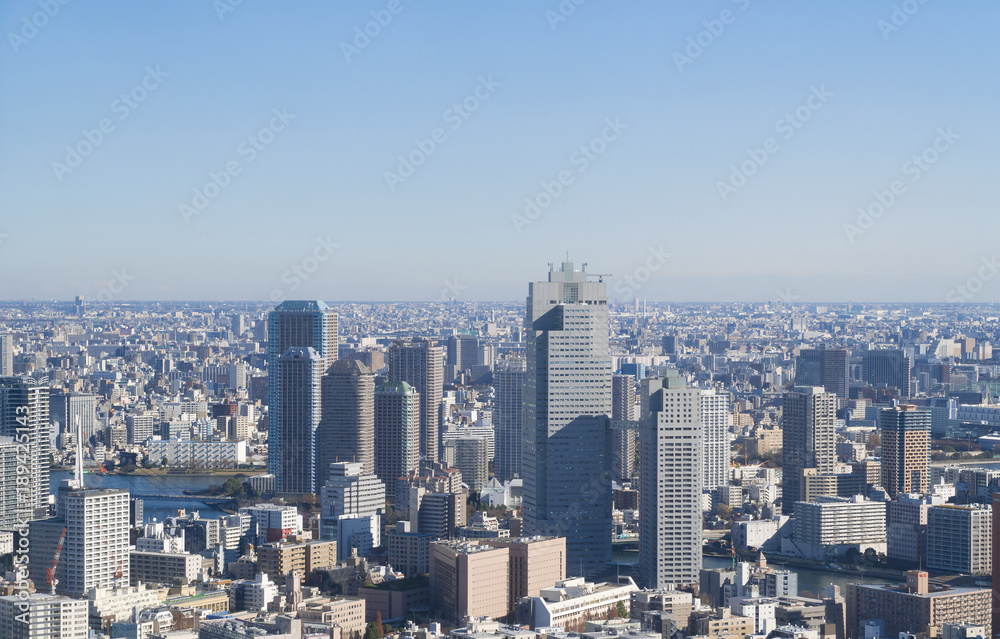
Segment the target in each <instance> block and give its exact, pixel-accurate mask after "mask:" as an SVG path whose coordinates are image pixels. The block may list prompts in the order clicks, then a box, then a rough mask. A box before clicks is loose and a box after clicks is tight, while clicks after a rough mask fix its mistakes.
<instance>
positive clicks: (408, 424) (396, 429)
mask: <svg viewBox="0 0 1000 639" xmlns="http://www.w3.org/2000/svg"><path fill="white" fill-rule="evenodd" d="M419 430H420V394H419V393H417V392H416V391H415V390H414V389H413V387H412V386H410V385H409V384H407V383H406V382H389V383H386V384H383V385H382V386H380V387H379V389H378V390H377V391H375V474H376V475H378V478H379V479H380V480H382V483H383V484H385V487H386V490H389V491H391V492H392V494H396V488H397V486H398V484H399V479H400V478H401V477H403V476H404V475H406V474H407V473H409V472H410V471H411V470H413V469H414V468H416V467H417V465H418V462H419V461H420V456H419V450H420V436H419V432H418V431H419Z"/></svg>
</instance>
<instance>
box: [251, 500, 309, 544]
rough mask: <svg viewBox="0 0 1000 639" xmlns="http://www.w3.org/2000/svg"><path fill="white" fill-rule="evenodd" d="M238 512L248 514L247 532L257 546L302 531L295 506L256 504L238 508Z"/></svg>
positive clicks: (300, 516) (300, 519)
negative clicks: (248, 524)
mask: <svg viewBox="0 0 1000 639" xmlns="http://www.w3.org/2000/svg"><path fill="white" fill-rule="evenodd" d="M239 514H241V515H249V516H250V526H249V528H248V529H247V534H248V535H249V536H250V542H251V543H253V544H254V545H257V546H259V545H261V544H265V543H267V542H269V541H278V540H279V539H282V538H283V537H287V536H288V535H297V534H299V533H301V532H302V515H300V514H299V511H298V509H297V508H296V507H295V506H280V505H278V504H256V505H254V506H248V507H246V508H240V512H239Z"/></svg>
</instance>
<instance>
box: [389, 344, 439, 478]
mask: <svg viewBox="0 0 1000 639" xmlns="http://www.w3.org/2000/svg"><path fill="white" fill-rule="evenodd" d="M389 381H392V382H406V383H407V384H409V385H410V386H412V387H413V391H414V392H416V393H418V394H419V395H420V415H419V419H420V433H419V435H420V449H419V455H420V457H421V458H424V459H428V460H431V461H437V459H438V446H439V444H440V441H439V439H438V437H439V436H438V415H439V413H440V411H441V397H442V395H443V392H444V349H443V348H441V347H440V346H438V345H437V342H434V341H431V340H425V339H416V340H413V341H409V342H396V343H395V344H393V345H392V346H390V347H389Z"/></svg>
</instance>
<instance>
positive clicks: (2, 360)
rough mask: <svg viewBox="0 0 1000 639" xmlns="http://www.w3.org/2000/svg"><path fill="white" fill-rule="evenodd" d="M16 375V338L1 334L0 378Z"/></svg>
mask: <svg viewBox="0 0 1000 639" xmlns="http://www.w3.org/2000/svg"><path fill="white" fill-rule="evenodd" d="M13 374H14V336H13V335H12V334H11V333H0V377H9V376H11V375H13Z"/></svg>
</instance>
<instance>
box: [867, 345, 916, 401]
mask: <svg viewBox="0 0 1000 639" xmlns="http://www.w3.org/2000/svg"><path fill="white" fill-rule="evenodd" d="M863 370H864V376H865V381H866V382H868V383H869V384H871V385H872V386H891V387H893V388H895V389H897V390H898V391H899V394H900V395H902V396H903V397H907V396H909V394H910V358H909V356H908V355H907V354H906V352H905V351H903V350H900V349H898V348H887V349H879V350H872V351H867V352H865V357H864V367H863Z"/></svg>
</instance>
